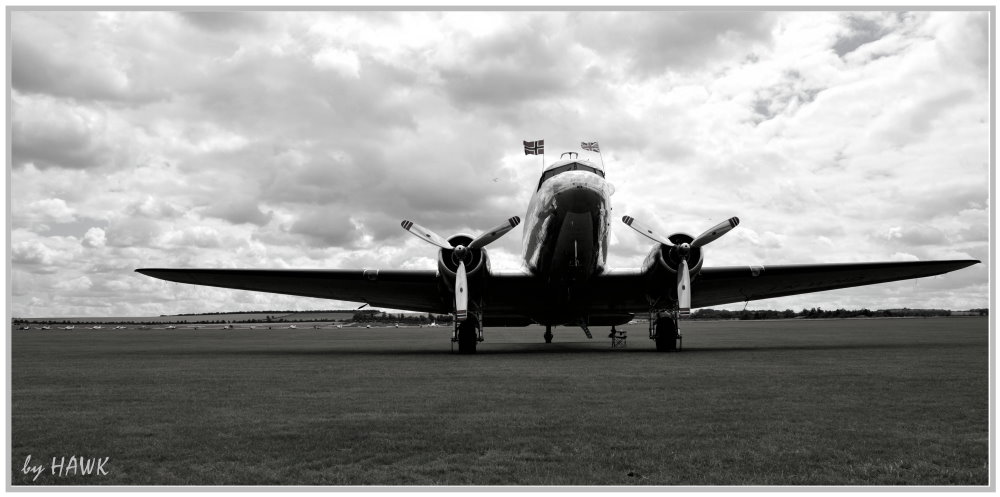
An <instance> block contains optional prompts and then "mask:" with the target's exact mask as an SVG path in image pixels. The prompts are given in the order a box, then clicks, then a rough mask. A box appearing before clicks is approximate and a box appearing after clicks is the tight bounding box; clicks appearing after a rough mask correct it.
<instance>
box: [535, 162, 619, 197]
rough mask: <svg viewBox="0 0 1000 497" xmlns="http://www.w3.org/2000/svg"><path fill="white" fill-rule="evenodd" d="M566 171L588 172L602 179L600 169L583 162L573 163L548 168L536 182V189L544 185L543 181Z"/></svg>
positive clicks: (602, 173) (602, 175)
mask: <svg viewBox="0 0 1000 497" xmlns="http://www.w3.org/2000/svg"><path fill="white" fill-rule="evenodd" d="M566 171H590V172H592V173H594V174H596V175H598V176H600V177H602V178H603V177H604V171H602V170H601V169H600V168H596V167H594V166H591V165H589V164H585V163H583V162H576V161H573V162H569V163H566V164H562V165H557V166H555V167H550V168H549V169H547V170H546V171H545V172H544V173H542V178H541V179H540V180H538V188H541V187H542V183H544V182H545V180H547V179H549V178H551V177H553V176H555V175H557V174H561V173H564V172H566ZM538 188H536V190H538Z"/></svg>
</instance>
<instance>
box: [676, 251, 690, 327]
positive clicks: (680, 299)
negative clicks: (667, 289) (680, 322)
mask: <svg viewBox="0 0 1000 497" xmlns="http://www.w3.org/2000/svg"><path fill="white" fill-rule="evenodd" d="M677 307H678V311H680V315H681V316H687V315H689V314H691V273H690V271H688V262H687V260H685V259H681V266H680V267H679V268H678V270H677Z"/></svg>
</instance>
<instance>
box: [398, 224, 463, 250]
mask: <svg viewBox="0 0 1000 497" xmlns="http://www.w3.org/2000/svg"><path fill="white" fill-rule="evenodd" d="M402 226H403V229H404V230H406V231H409V232H410V233H412V234H413V236H415V237H417V238H419V239H421V240H423V241H425V242H427V243H430V244H432V245H437V246H438V247H441V248H443V249H445V250H451V249H452V248H454V247H452V246H451V244H450V243H448V240H446V239H444V238H442V237H441V235H438V234H437V233H435V232H433V231H431V230H429V229H427V228H424V227H423V226H420V225H419V224H416V223H414V222H413V221H407V220H405V219H404V220H403V222H402Z"/></svg>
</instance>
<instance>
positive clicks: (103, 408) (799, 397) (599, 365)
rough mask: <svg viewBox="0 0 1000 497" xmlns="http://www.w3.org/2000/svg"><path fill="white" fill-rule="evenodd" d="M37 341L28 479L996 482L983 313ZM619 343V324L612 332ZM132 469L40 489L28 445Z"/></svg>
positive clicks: (16, 389) (20, 458)
mask: <svg viewBox="0 0 1000 497" xmlns="http://www.w3.org/2000/svg"><path fill="white" fill-rule="evenodd" d="M685 324H686V326H685V327H684V329H683V330H682V332H683V333H684V335H685V340H684V351H683V352H681V353H678V354H662V353H657V352H655V351H654V347H653V344H652V343H651V342H650V341H649V340H647V339H646V337H645V333H646V332H645V330H644V329H643V328H642V327H639V326H634V327H630V328H629V329H630V339H629V348H627V349H625V350H611V349H610V347H609V341H608V340H607V339H597V338H596V337H599V336H603V335H601V334H599V333H595V340H593V341H588V340H586V338H585V337H583V333H582V332H581V331H580V330H578V329H573V328H558V329H556V330H555V331H556V343H553V344H549V345H546V344H544V343H542V339H541V334H542V330H541V329H540V328H537V327H533V328H527V329H525V328H511V329H487V330H486V338H487V341H486V342H484V343H482V344H480V347H479V352H480V353H479V354H476V355H474V356H461V355H457V354H451V353H450V352H449V347H450V343H449V342H448V338H449V336H450V330H449V329H447V328H444V329H442V328H423V329H372V330H347V329H343V330H280V331H279V330H272V331H262V330H255V331H249V330H240V331H205V330H201V331H192V330H144V331H132V330H129V331H113V330H101V331H90V330H87V331H79V330H77V331H61V330H59V331H56V330H53V331H35V330H32V331H14V332H13V340H12V343H13V349H12V356H13V365H12V393H11V395H12V454H11V469H12V471H13V478H12V480H11V481H12V483H13V484H15V485H19V484H29V485H30V484H57V485H58V484H83V485H90V484H114V485H277V484H296V485H987V484H988V473H989V468H988V453H989V441H988V437H989V431H988V388H989V351H988V321H987V320H986V319H983V318H941V319H887V320H830V321H802V320H790V321H770V322H697V323H690V324H687V323H685ZM595 331H598V330H595ZM29 454H30V455H31V456H32V461H33V463H38V461H42V462H43V463H45V464H48V462H49V461H50V460H51V458H52V457H56V456H58V457H61V456H66V457H68V456H70V455H87V456H101V457H106V456H110V457H111V460H110V462H109V463H108V464H107V468H108V470H109V474H108V475H107V476H102V477H93V476H89V477H83V476H77V477H68V478H65V477H64V478H55V477H52V476H51V475H49V474H46V475H43V476H42V477H40V478H38V480H37V481H36V482H34V483H32V482H30V478H29V477H27V476H25V475H23V474H21V466H22V465H23V463H24V460H25V457H27V455H29Z"/></svg>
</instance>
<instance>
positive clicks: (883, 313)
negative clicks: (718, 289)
mask: <svg viewBox="0 0 1000 497" xmlns="http://www.w3.org/2000/svg"><path fill="white" fill-rule="evenodd" d="M988 315H989V309H970V310H968V311H949V310H947V309H907V308H903V309H879V310H877V311H872V310H869V309H837V310H833V311H827V310H823V309H821V308H819V307H813V308H812V309H802V310H801V311H799V312H795V311H793V310H791V309H785V310H783V311H773V310H760V311H754V310H743V311H727V310H717V309H698V310H696V311H694V312H692V313H691V319H706V320H708V319H717V320H730V319H741V320H753V319H842V318H909V317H935V316H988Z"/></svg>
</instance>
